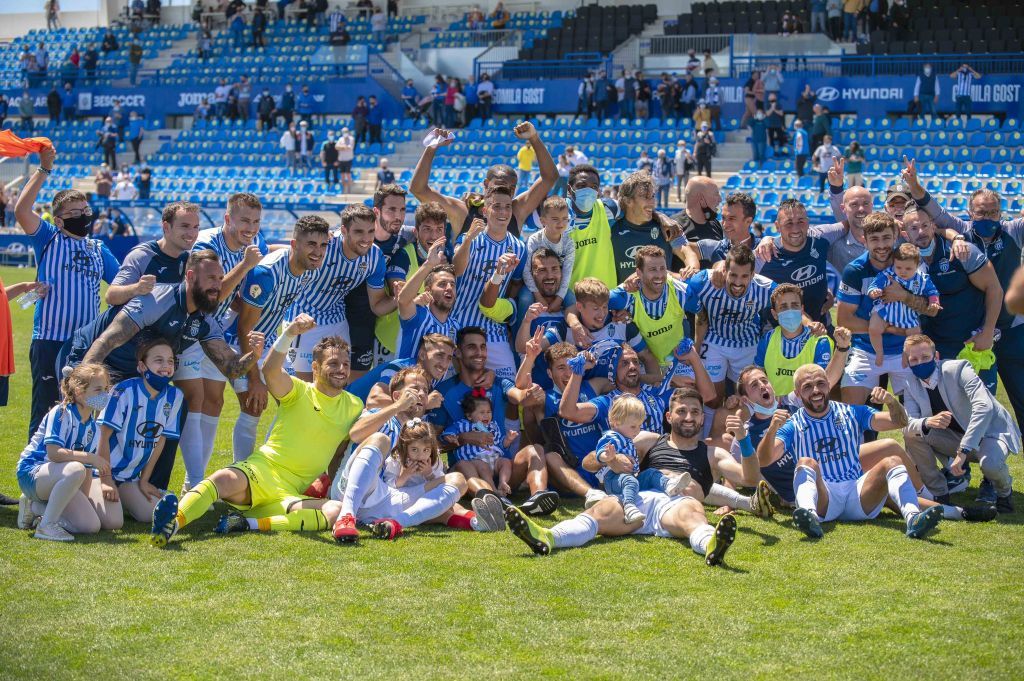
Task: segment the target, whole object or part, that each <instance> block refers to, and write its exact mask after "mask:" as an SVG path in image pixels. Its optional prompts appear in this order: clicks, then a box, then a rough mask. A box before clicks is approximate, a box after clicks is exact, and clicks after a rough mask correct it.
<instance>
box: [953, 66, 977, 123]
mask: <svg viewBox="0 0 1024 681" xmlns="http://www.w3.org/2000/svg"><path fill="white" fill-rule="evenodd" d="M949 77H950V78H952V79H953V80H955V81H956V83H955V84H954V85H953V98H954V101H955V102H956V108H955V110H954V113H953V115H954V116H963V117H964V119H965V120H970V118H971V104H972V101H973V100H972V99H971V85H972V84H973V83H974V79H975V78H978V79H980V78H981V74H980V73H978V72H977V71H975V70H974V69H972V68H971V67H970V66H968V65H967V64H961V65H960V68H958V69H956V70H955V71H953V73H951V74H949Z"/></svg>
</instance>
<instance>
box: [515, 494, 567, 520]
mask: <svg viewBox="0 0 1024 681" xmlns="http://www.w3.org/2000/svg"><path fill="white" fill-rule="evenodd" d="M558 501H559V498H558V492H555V491H554V490H547V489H546V490H543V491H540V492H537V493H536V494H534V495H533V496H531V497H530V498H529V499H527V500H526V501H524V502H523V504H522V505H521V506H520V507H519V509H520V510H521V511H523V512H524V513H527V514H529V515H551V514H552V513H554V512H555V509H556V508H558Z"/></svg>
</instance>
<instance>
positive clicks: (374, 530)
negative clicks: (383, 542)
mask: <svg viewBox="0 0 1024 681" xmlns="http://www.w3.org/2000/svg"><path fill="white" fill-rule="evenodd" d="M370 534H372V535H373V538H374V539H396V538H398V536H399V535H400V534H402V526H401V525H400V524H399V522H398V521H397V520H394V519H392V518H384V519H383V520H378V521H377V522H375V523H374V524H372V525H370Z"/></svg>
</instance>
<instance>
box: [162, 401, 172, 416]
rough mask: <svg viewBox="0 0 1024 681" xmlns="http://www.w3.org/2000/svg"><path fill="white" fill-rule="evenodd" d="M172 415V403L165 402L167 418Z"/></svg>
mask: <svg viewBox="0 0 1024 681" xmlns="http://www.w3.org/2000/svg"><path fill="white" fill-rule="evenodd" d="M170 415H171V403H170V402H164V418H167V417H168V416H170Z"/></svg>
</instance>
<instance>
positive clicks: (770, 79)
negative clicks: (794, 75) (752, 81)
mask: <svg viewBox="0 0 1024 681" xmlns="http://www.w3.org/2000/svg"><path fill="white" fill-rule="evenodd" d="M761 80H762V81H763V82H764V95H765V99H766V100H767V99H770V98H771V96H772V95H775V97H776V98H778V96H779V91H780V90H782V84H783V83H784V82H785V81H786V78H785V77H784V76H783V75H782V72H781V71H779V67H778V65H777V64H772V65H771V66H769V67H768V70H767V71H765V73H764V77H763V78H762V79H761Z"/></svg>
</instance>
